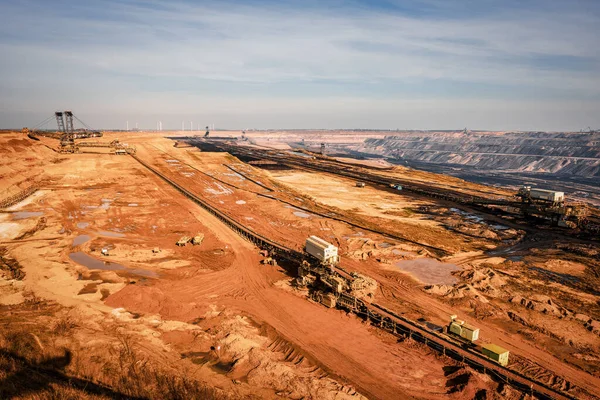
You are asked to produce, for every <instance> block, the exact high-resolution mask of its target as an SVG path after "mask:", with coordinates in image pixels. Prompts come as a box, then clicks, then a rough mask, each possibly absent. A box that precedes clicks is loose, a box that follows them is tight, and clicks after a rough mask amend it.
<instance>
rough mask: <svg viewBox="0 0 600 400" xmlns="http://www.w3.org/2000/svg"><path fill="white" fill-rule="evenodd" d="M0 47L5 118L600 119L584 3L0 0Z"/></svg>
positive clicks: (551, 125) (592, 34) (593, 12)
mask: <svg viewBox="0 0 600 400" xmlns="http://www.w3.org/2000/svg"><path fill="white" fill-rule="evenodd" d="M0 54H2V61H1V62H0V127H6V128H8V127H21V126H33V125H35V124H36V123H37V122H40V121H42V120H44V119H45V118H46V117H47V116H49V115H51V114H52V113H53V112H54V111H55V110H58V109H72V110H73V111H74V112H75V114H76V115H78V116H79V117H80V118H81V119H82V120H84V121H85V122H87V124H88V125H91V126H93V127H96V128H107V129H108V128H124V127H125V121H127V120H128V121H129V123H130V126H134V124H135V123H136V122H137V123H139V126H140V127H141V128H154V127H156V122H157V121H158V120H161V121H162V122H163V127H164V128H173V129H175V128H180V127H181V121H182V120H185V121H186V125H187V126H189V121H190V120H191V121H193V122H194V126H197V124H200V125H207V124H212V123H214V124H215V125H216V126H217V127H222V128H232V129H242V128H258V129H264V128H383V129H397V128H399V129H455V128H456V129H458V128H464V127H469V128H470V129H493V130H516V129H521V130H538V129H539V130H577V131H578V130H579V129H581V128H586V127H588V126H592V127H593V128H600V113H599V112H598V110H600V1H595V0H589V1H584V0H571V1H552V0H536V1H513V0H505V1H496V0H494V1H492V0H472V1H453V0H416V1H399V0H389V1H384V0H382V1H358V0H356V1H311V0H307V1H298V2H293V1H285V0H283V1H261V0H251V1H229V0H225V1H214V2H208V1H191V0H174V1H168V2H167V1H153V0H148V1H143V0H126V1H112V0H107V1H100V0H87V1H72V0H54V1H50V0H45V1H44V0H18V1H17V0H0ZM186 129H187V128H186Z"/></svg>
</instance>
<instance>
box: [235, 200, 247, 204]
mask: <svg viewBox="0 0 600 400" xmlns="http://www.w3.org/2000/svg"><path fill="white" fill-rule="evenodd" d="M235 204H246V202H245V201H244V200H238V201H236V202H235Z"/></svg>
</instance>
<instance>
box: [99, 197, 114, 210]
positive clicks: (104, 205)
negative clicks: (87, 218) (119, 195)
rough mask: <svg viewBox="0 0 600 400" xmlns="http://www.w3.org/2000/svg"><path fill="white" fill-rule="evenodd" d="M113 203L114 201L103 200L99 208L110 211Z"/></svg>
mask: <svg viewBox="0 0 600 400" xmlns="http://www.w3.org/2000/svg"><path fill="white" fill-rule="evenodd" d="M111 202H112V200H110V199H102V204H101V205H100V207H98V208H101V209H103V210H108V209H109V208H110V203H111Z"/></svg>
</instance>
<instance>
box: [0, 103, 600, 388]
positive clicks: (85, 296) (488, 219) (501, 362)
mask: <svg viewBox="0 0 600 400" xmlns="http://www.w3.org/2000/svg"><path fill="white" fill-rule="evenodd" d="M68 113H70V112H65V113H64V116H65V117H66V118H67V119H66V121H67V123H64V121H65V120H64V119H63V114H61V113H57V116H56V117H57V120H58V121H61V120H62V121H63V126H60V122H59V130H58V131H57V132H47V131H33V130H32V131H30V130H28V129H24V130H23V131H18V132H16V131H5V132H1V133H0V152H1V153H2V157H0V182H1V185H0V189H1V190H0V310H1V312H0V398H90V399H92V398H93V399H111V398H136V399H137V398H153V399H163V398H167V399H171V398H172V399H184V398H185V399H192V398H209V399H210V398H215V399H238V398H249V399H275V398H290V399H362V398H369V399H412V398H416V399H505V398H506V399H530V398H534V399H537V398H539V399H595V398H600V237H599V232H600V210H599V209H598V208H597V207H598V205H599V204H600V191H599V189H598V188H599V187H600V185H599V184H598V182H599V181H598V180H599V177H600V153H599V152H598V149H599V148H600V147H598V143H600V137H599V136H598V134H594V133H573V134H569V133H564V134H550V133H542V132H539V133H508V132H502V133H497V132H496V133H494V132H476V133H474V132H462V131H460V132H438V133H432V132H376V131H346V132H338V131H248V132H245V131H216V132H212V131H211V132H209V131H207V132H182V131H179V132H138V131H135V132H133V131H128V132H123V131H121V132H110V131H107V132H96V131H86V130H82V131H75V130H74V129H73V127H72V120H71V124H70V126H69V123H68V122H69V119H70V118H72V114H71V115H69V114H68ZM58 114H61V115H60V119H59V116H58ZM570 135H572V136H570ZM486 172H487V173H486ZM561 177H562V178H564V179H562V178H561ZM565 177H569V178H568V179H567V178H565ZM563 180H564V184H563V183H562V182H563ZM57 393H58V394H60V396H62V397H60V396H58V395H57ZM52 394H54V395H56V396H57V397H51V395H52ZM36 396H38V397H36ZM44 396H46V397H44ZM69 396H70V397H69Z"/></svg>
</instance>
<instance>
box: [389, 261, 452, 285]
mask: <svg viewBox="0 0 600 400" xmlns="http://www.w3.org/2000/svg"><path fill="white" fill-rule="evenodd" d="M395 265H396V267H398V268H400V269H401V270H402V271H406V272H409V273H411V274H412V275H414V277H415V278H417V279H418V280H420V281H421V282H424V283H427V284H431V285H436V284H437V285H453V284H455V283H456V282H457V279H456V278H455V277H454V276H453V275H452V274H451V272H452V271H458V270H460V268H458V267H457V266H456V265H454V264H448V263H443V262H440V261H438V260H436V259H434V258H415V259H414V260H403V261H398V262H397V263H395Z"/></svg>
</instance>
